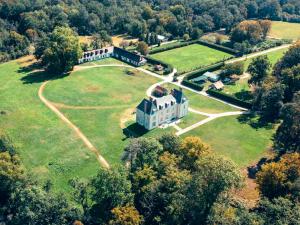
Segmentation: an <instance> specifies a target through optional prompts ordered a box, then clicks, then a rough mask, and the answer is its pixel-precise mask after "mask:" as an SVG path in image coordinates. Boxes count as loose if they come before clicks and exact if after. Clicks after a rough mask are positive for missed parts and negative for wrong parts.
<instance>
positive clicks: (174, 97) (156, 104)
mask: <svg viewBox="0 0 300 225" xmlns="http://www.w3.org/2000/svg"><path fill="white" fill-rule="evenodd" d="M186 100H187V98H186V97H185V95H184V94H183V92H182V91H181V90H177V89H173V90H172V91H171V94H169V95H167V96H163V97H161V98H157V99H154V100H151V99H150V100H148V99H145V98H144V99H143V100H142V101H141V103H140V104H139V105H138V106H137V109H139V110H141V111H142V112H144V113H146V114H148V115H150V114H152V113H154V112H155V111H157V110H161V109H164V108H167V107H169V106H170V105H173V104H175V103H177V104H180V103H183V102H185V101H186Z"/></svg>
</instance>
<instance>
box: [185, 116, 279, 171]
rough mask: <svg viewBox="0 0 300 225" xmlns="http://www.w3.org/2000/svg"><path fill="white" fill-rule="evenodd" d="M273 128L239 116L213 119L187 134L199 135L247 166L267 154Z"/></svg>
mask: <svg viewBox="0 0 300 225" xmlns="http://www.w3.org/2000/svg"><path fill="white" fill-rule="evenodd" d="M273 133H274V130H273V129H267V128H257V129H255V128H253V127H251V126H250V125H248V124H245V123H241V122H239V120H238V116H231V117H223V118H219V119H216V120H213V121H211V122H209V123H207V124H204V125H203V126H200V127H198V128H196V129H195V130H192V131H190V132H189V133H187V134H185V135H184V137H185V136H193V135H194V136H199V137H200V138H201V139H202V140H203V141H204V142H206V143H208V144H210V145H211V146H212V148H213V150H214V151H215V152H217V153H220V154H221V155H224V156H226V157H228V158H230V159H232V160H233V161H234V162H235V163H237V164H238V165H239V166H240V167H245V166H247V165H249V164H251V163H253V162H255V161H257V160H259V159H260V158H261V157H262V156H263V155H264V154H266V152H267V151H266V150H267V148H268V147H269V146H270V145H271V138H272V135H273Z"/></svg>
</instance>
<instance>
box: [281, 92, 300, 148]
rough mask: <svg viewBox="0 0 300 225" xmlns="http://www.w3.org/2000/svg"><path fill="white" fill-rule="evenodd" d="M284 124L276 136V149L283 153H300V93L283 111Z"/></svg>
mask: <svg viewBox="0 0 300 225" xmlns="http://www.w3.org/2000/svg"><path fill="white" fill-rule="evenodd" d="M280 114H281V117H282V119H283V122H282V123H281V124H280V126H279V127H278V129H277V131H276V134H275V148H276V149H277V150H278V151H280V152H281V153H285V152H300V93H298V94H296V95H295V97H294V101H293V102H292V103H287V104H285V105H284V107H283V108H282V110H281V113H280Z"/></svg>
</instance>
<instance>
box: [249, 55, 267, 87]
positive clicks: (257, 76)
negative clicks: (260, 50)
mask: <svg viewBox="0 0 300 225" xmlns="http://www.w3.org/2000/svg"><path fill="white" fill-rule="evenodd" d="M270 68H271V63H270V61H269V59H268V56H266V55H264V56H259V57H257V58H254V59H253V60H252V62H251V63H250V65H249V67H248V72H249V73H250V74H251V78H250V80H249V83H253V84H256V85H258V84H261V83H262V82H263V81H264V80H265V79H266V77H267V76H268V74H269V71H270Z"/></svg>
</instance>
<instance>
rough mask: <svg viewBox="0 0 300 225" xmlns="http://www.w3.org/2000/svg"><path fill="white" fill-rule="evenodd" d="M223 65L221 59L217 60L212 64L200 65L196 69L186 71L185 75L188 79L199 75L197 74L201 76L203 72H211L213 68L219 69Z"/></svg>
mask: <svg viewBox="0 0 300 225" xmlns="http://www.w3.org/2000/svg"><path fill="white" fill-rule="evenodd" d="M224 65H225V63H224V62H223V61H222V62H219V63H215V64H213V65H209V66H205V67H202V68H200V69H198V70H194V71H192V72H189V73H187V74H186V76H185V77H186V78H187V79H188V80H190V79H193V78H196V77H199V76H201V75H202V74H204V73H206V72H212V71H215V70H219V69H221V68H222V67H223V66H224Z"/></svg>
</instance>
